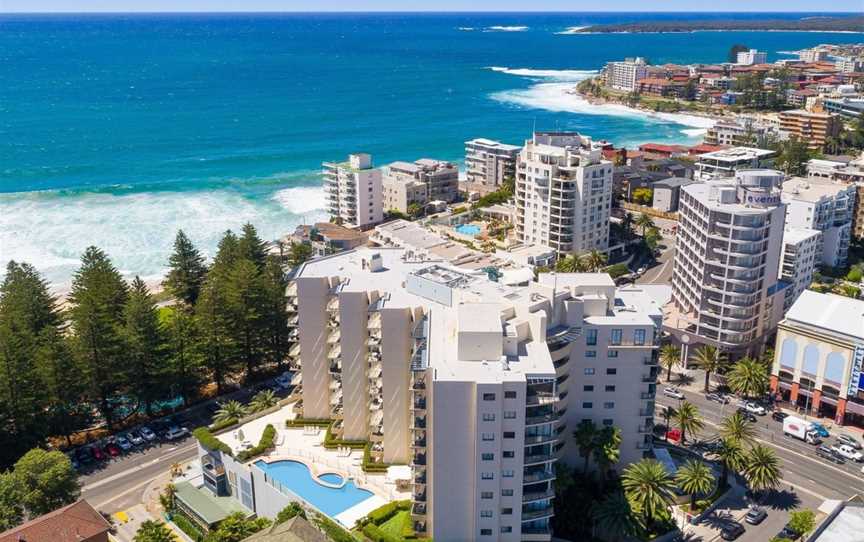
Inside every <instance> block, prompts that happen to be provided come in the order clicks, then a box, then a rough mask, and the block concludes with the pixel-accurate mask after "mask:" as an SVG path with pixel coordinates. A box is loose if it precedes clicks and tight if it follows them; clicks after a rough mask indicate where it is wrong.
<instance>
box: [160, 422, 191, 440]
mask: <svg viewBox="0 0 864 542" xmlns="http://www.w3.org/2000/svg"><path fill="white" fill-rule="evenodd" d="M188 434H189V430H188V429H186V428H185V427H177V426H176V425H175V426H173V427H169V428H168V431H166V432H165V440H180V439H181V438H184V437H185V436H186V435H188Z"/></svg>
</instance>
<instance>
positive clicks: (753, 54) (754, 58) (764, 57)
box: [736, 49, 768, 66]
mask: <svg viewBox="0 0 864 542" xmlns="http://www.w3.org/2000/svg"><path fill="white" fill-rule="evenodd" d="M737 60H738V62H736V64H740V65H742V66H752V65H753V64H765V63H766V62H768V53H766V52H764V51H757V50H756V49H750V50H749V51H742V52H740V53H738V59H737Z"/></svg>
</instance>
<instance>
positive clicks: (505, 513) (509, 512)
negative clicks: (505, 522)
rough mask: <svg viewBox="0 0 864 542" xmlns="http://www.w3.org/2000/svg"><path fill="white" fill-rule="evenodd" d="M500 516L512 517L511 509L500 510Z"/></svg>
mask: <svg viewBox="0 0 864 542" xmlns="http://www.w3.org/2000/svg"><path fill="white" fill-rule="evenodd" d="M501 515H502V516H512V515H513V509H512V508H502V509H501Z"/></svg>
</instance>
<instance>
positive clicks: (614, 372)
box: [606, 368, 618, 375]
mask: <svg viewBox="0 0 864 542" xmlns="http://www.w3.org/2000/svg"><path fill="white" fill-rule="evenodd" d="M606 374H607V375H617V374H618V369H615V368H612V369H606Z"/></svg>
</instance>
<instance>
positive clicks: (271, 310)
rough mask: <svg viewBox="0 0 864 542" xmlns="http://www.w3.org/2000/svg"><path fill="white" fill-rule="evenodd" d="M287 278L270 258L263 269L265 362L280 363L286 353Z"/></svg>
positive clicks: (276, 262) (280, 368)
mask: <svg viewBox="0 0 864 542" xmlns="http://www.w3.org/2000/svg"><path fill="white" fill-rule="evenodd" d="M286 288H288V277H287V276H286V275H285V271H283V269H282V266H281V265H280V264H279V261H278V260H276V259H275V258H270V259H269V260H268V262H267V267H266V268H265V269H264V296H265V300H264V307H263V310H264V326H263V327H264V330H263V334H264V345H265V351H266V357H267V360H268V361H270V362H272V363H276V364H277V365H278V366H279V370H282V363H283V362H284V361H285V356H286V355H287V352H288V346H289V343H288V308H287V299H286V297H285V289H286Z"/></svg>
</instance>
